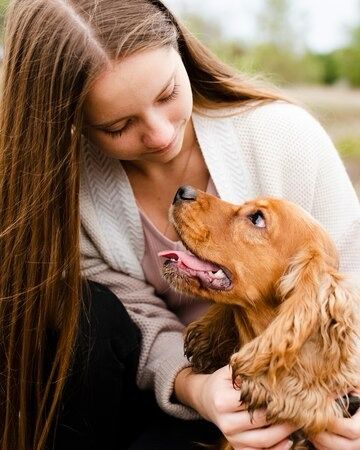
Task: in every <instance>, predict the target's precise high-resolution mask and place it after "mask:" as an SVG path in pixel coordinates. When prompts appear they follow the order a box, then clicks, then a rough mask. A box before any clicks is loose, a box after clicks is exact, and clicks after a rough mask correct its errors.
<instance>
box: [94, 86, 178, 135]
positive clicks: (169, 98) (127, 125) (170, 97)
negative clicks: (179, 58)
mask: <svg viewBox="0 0 360 450" xmlns="http://www.w3.org/2000/svg"><path fill="white" fill-rule="evenodd" d="M178 88H179V85H178V84H174V87H173V89H172V91H171V93H170V94H169V95H166V96H165V97H163V98H160V99H159V100H158V101H159V102H160V103H168V102H171V101H172V100H175V98H176V97H177V95H178V93H179V89H178ZM133 122H134V119H129V120H128V121H127V122H126V123H125V125H124V126H123V127H122V128H121V129H119V130H103V131H104V132H105V133H106V134H108V135H109V136H110V137H112V138H117V137H120V136H121V135H122V134H123V133H124V132H125V131H127V130H128V129H129V128H130V126H131V125H132V124H133Z"/></svg>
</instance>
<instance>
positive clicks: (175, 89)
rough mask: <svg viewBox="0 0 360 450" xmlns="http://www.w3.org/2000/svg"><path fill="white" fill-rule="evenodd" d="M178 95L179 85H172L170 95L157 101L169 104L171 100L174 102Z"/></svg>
mask: <svg viewBox="0 0 360 450" xmlns="http://www.w3.org/2000/svg"><path fill="white" fill-rule="evenodd" d="M178 93H179V85H178V84H174V88H173V90H172V91H171V94H170V95H168V96H167V97H164V98H162V99H160V100H159V101H160V102H161V103H167V102H170V101H171V100H174V99H175V98H176V97H177V95H178Z"/></svg>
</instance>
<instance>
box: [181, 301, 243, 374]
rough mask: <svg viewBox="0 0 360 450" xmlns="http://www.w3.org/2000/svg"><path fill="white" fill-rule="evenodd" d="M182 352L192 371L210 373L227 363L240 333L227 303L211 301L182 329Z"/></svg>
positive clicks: (236, 345)
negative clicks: (203, 312)
mask: <svg viewBox="0 0 360 450" xmlns="http://www.w3.org/2000/svg"><path fill="white" fill-rule="evenodd" d="M184 348H185V356H187V358H188V359H189V360H190V362H191V363H192V367H193V370H194V372H197V373H212V372H215V370H217V369H219V368H220V367H223V366H225V365H226V364H228V363H229V360H230V356H231V355H232V354H233V353H234V352H235V351H236V350H238V349H239V337H238V332H237V329H236V326H235V321H234V313H233V309H232V307H231V306H230V305H220V304H213V305H211V306H210V308H209V309H208V311H207V313H206V314H205V315H204V316H203V317H202V318H201V319H199V320H197V321H195V322H193V323H191V324H190V325H189V326H188V327H187V328H186V331H185V343H184Z"/></svg>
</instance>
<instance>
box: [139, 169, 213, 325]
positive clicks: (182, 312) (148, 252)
mask: <svg viewBox="0 0 360 450" xmlns="http://www.w3.org/2000/svg"><path fill="white" fill-rule="evenodd" d="M206 192H208V193H209V194H212V195H216V196H218V194H217V191H216V188H215V185H214V183H213V181H212V179H211V178H209V182H208V185H207V188H206ZM139 211H140V217H141V221H142V226H143V231H144V237H145V253H144V257H143V259H142V261H141V267H142V269H143V271H144V274H145V279H146V281H147V283H149V284H151V285H152V286H154V288H155V293H156V294H157V295H158V296H159V297H161V298H162V299H163V300H165V302H166V303H167V305H168V307H169V309H170V310H172V311H174V312H175V314H176V315H177V316H178V317H179V319H180V320H181V321H182V322H183V323H184V324H185V325H187V324H188V323H190V322H192V321H193V320H195V319H197V318H198V317H199V316H200V315H202V314H203V313H204V312H205V311H206V310H207V308H208V306H209V302H208V301H206V300H203V299H199V298H196V297H190V296H187V295H184V294H180V293H178V292H175V291H174V290H173V289H171V288H170V286H169V284H168V283H167V282H166V281H165V280H164V279H163V278H162V276H161V268H162V265H163V263H164V258H160V257H159V256H158V252H161V251H163V250H181V251H184V250H185V248H184V246H183V245H182V243H181V242H180V241H176V242H174V241H172V240H170V239H168V238H167V237H166V236H164V235H163V234H162V233H161V232H160V231H159V230H158V229H157V228H156V227H155V226H154V225H153V223H152V222H151V221H150V219H149V218H148V217H147V216H146V214H145V213H144V212H143V211H142V210H141V209H140V208H139Z"/></svg>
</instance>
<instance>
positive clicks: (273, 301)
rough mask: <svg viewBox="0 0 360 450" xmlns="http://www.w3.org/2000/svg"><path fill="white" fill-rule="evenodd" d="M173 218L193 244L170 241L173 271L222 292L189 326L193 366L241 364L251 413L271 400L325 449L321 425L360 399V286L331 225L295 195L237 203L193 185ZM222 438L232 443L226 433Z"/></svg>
mask: <svg viewBox="0 0 360 450" xmlns="http://www.w3.org/2000/svg"><path fill="white" fill-rule="evenodd" d="M169 217H170V220H171V222H172V223H173V225H174V226H175V228H176V230H177V232H178V235H179V237H180V239H181V241H182V242H183V244H184V246H185V247H186V249H187V250H188V251H189V252H190V253H186V252H172V251H164V252H160V253H159V256H160V257H163V258H166V261H165V262H164V265H163V269H162V274H163V276H164V278H165V279H166V280H167V281H168V282H169V284H170V285H171V286H172V287H173V288H174V289H175V290H177V291H179V292H183V293H187V294H191V295H193V296H197V297H200V298H204V299H208V300H211V301H212V302H213V303H212V304H211V306H210V307H209V309H208V311H207V313H206V314H205V315H204V316H203V317H202V318H200V319H199V320H197V321H195V322H193V323H191V324H190V325H188V327H187V329H186V334H185V347H184V348H185V355H186V356H187V357H188V358H189V360H190V361H191V363H192V366H193V370H194V371H195V372H198V373H212V372H214V371H215V370H217V369H219V368H220V367H222V366H224V365H226V364H230V366H231V368H232V374H233V384H234V387H235V388H237V389H239V391H240V400H241V402H243V403H244V404H246V405H247V407H248V411H249V413H250V415H252V413H253V412H254V410H255V409H257V408H263V407H265V408H266V411H267V420H268V421H269V422H270V423H281V422H285V421H286V422H290V423H291V424H293V425H295V426H296V427H297V428H299V429H301V431H299V432H295V433H294V434H293V435H292V439H294V444H293V447H292V448H293V449H296V450H299V449H310V448H314V447H313V446H312V444H311V443H310V440H309V439H310V438H311V436H313V435H315V434H317V433H319V432H321V431H323V430H325V429H326V428H328V426H329V424H330V423H331V421H332V420H333V419H334V418H336V417H344V416H345V417H349V415H350V414H353V413H354V411H355V410H356V409H357V408H358V406H359V403H358V397H350V396H348V393H349V392H351V391H353V390H355V389H356V387H357V386H358V385H359V378H360V353H359V344H358V339H359V336H358V331H359V304H360V294H359V291H358V290H357V289H356V288H355V286H353V285H351V283H350V282H349V281H348V280H347V279H346V277H345V276H344V275H343V274H341V273H340V272H339V270H338V265H339V260H338V254H337V250H336V247H335V245H334V243H333V242H332V240H331V239H330V237H329V235H328V233H327V232H326V231H325V230H324V228H323V227H322V226H321V225H320V224H319V223H318V222H317V221H316V220H315V219H314V218H313V217H312V216H311V215H310V214H309V213H308V212H306V211H305V210H304V209H303V208H301V207H300V206H298V205H296V204H294V203H292V202H290V201H286V200H283V199H279V198H270V197H268V198H257V199H254V200H252V201H247V202H245V203H243V204H241V205H234V204H231V203H228V202H225V201H223V200H221V199H219V198H217V197H215V196H213V195H209V194H206V193H204V192H202V191H200V190H196V189H194V188H193V187H191V186H182V187H181V188H179V189H178V191H177V193H176V195H175V198H174V201H173V204H172V206H171V208H170V212H169ZM349 399H350V400H349ZM354 399H355V400H354ZM350 403H351V405H352V406H353V411H350V412H349V405H350ZM221 449H223V450H225V449H227V450H229V449H231V446H230V445H229V443H228V442H227V441H226V440H225V439H224V442H223V443H222V444H221Z"/></svg>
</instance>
